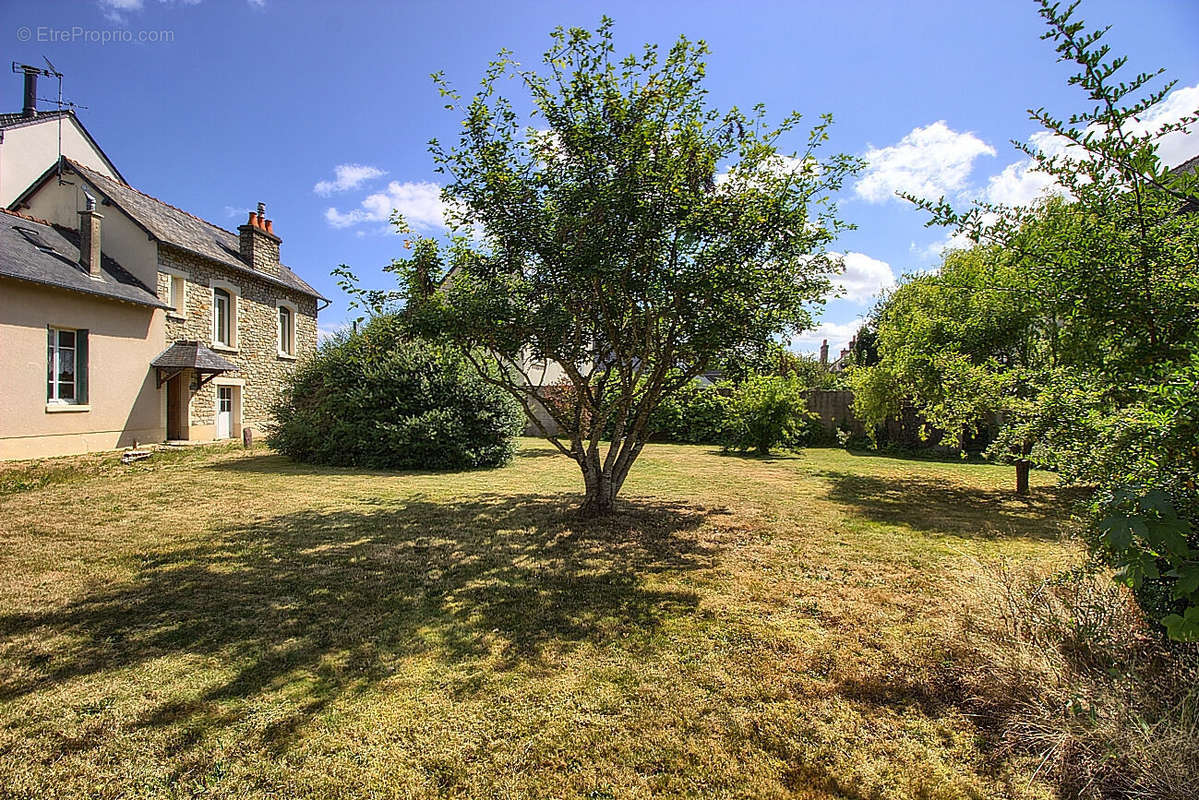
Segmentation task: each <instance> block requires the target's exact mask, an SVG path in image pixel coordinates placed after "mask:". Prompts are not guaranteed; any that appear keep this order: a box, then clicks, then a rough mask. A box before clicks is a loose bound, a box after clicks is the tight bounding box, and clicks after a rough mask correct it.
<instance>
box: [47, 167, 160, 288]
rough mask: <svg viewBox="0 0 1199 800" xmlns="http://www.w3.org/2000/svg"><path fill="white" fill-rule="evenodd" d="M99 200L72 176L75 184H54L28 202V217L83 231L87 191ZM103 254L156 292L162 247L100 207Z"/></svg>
mask: <svg viewBox="0 0 1199 800" xmlns="http://www.w3.org/2000/svg"><path fill="white" fill-rule="evenodd" d="M85 190H86V191H87V192H89V193H90V194H91V195H92V197H96V198H97V199H99V198H100V197H101V195H100V193H99V192H98V191H97V190H96V188H95V187H94V186H92V185H91V184H89V183H87V182H86V181H84V180H83V178H81V177H80V176H79V175H71V183H69V184H65V185H60V184H59V183H58V181H55V180H50V181H47V182H46V183H45V184H43V185H42V187H41V188H40V189H38V191H37V193H36V194H35V195H33V197H31V198H29V200H28V201H27V205H28V208H27V209H25V211H26V213H28V214H29V215H30V216H33V217H37V218H38V219H44V220H46V221H48V222H54V223H57V224H58V225H62V226H64V227H67V228H71V229H72V230H75V229H77V228H78V227H79V212H80V211H82V210H83V209H84V208H85V205H86V198H84V196H83V192H84V191H85ZM99 209H100V215H101V216H102V217H103V218H104V219H103V220H102V221H101V223H100V231H101V232H100V250H101V251H102V252H103V253H104V255H106V256H108V257H109V258H111V259H113V260H114V261H116V262H117V263H118V264H120V265H121V266H122V267H124V268H125V269H127V270H129V272H130V273H131V274H132V275H133V276H134V277H136V278H137V279H138V280H139V281H141V282H142V283H143V284H145V286H146V288H147V289H149V290H150V291H154V287H155V286H157V285H158V245H157V244H156V243H155V242H152V241H150V237H149V236H147V235H146V232H145V231H144V230H142V229H141V228H140V227H138V225H137V223H135V222H134V221H133V220H131V219H129V217H127V216H125V212H123V211H121V210H120V209H117V208H115V207H114V206H106V205H100V207H99Z"/></svg>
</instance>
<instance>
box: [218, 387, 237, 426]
mask: <svg viewBox="0 0 1199 800" xmlns="http://www.w3.org/2000/svg"><path fill="white" fill-rule="evenodd" d="M216 392H217V394H216V438H218V439H228V438H229V437H230V436H232V435H233V387H232V386H218V387H217V389H216Z"/></svg>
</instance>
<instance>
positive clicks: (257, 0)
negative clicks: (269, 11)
mask: <svg viewBox="0 0 1199 800" xmlns="http://www.w3.org/2000/svg"><path fill="white" fill-rule="evenodd" d="M246 2H247V3H249V5H250V8H266V0H246Z"/></svg>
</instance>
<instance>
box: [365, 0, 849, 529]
mask: <svg viewBox="0 0 1199 800" xmlns="http://www.w3.org/2000/svg"><path fill="white" fill-rule="evenodd" d="M707 52H708V50H707V48H706V46H705V45H704V44H703V43H702V42H691V41H688V40H687V39H685V38H680V39H679V40H678V42H677V43H675V44H674V46H673V47H671V48H670V50H669V52H667V53H666V54H665V56H660V54H659V51H658V48H657V47H656V46H654V45H647V46H646V47H645V48H644V49H643V50H642V51H641V52H640V53H639V54H634V55H629V56H626V57H623V58H618V57H617V56H616V54H615V46H614V43H613V35H612V23H611V21H610V20H607V19H605V20H604V21H603V23H602V24H601V25H600V26H599V28H598V30H596V31H588V30H582V29H577V28H572V29H569V30H563V29H558V30H556V31H555V32H554V33H553V34H552V45H551V47H550V49H549V50H548V51H547V52H546V53H545V55H544V57H543V59H542V64H541V69H540V70H539V71H536V70H533V69H528V68H525V67H522V66H521V65H520V64H518V63H517V62H515V61H514V60H512V58H511V57H510V56H509V55H508V54H507V53H506V52H502V53H501V54H500V56H499V58H498V59H497V60H496V61H494V62H493V63H492V64H491V66H490V67H489V69H488V70H487V71H486V74H485V76H484V78H483V80H482V83H481V85H480V87H479V89H478V91H477V92H475V94H474V95H473V96H471V97H469V98H468V99H464V98H463V97H462V96H461V95H460V94H459V93H458V92H457V91H456V90H455V89H454V88H452V87H451V86H450V85H449V84H448V83H447V82H446V80H445V79H444V78H443V77H442V76H440V75H437V76H434V77H435V80H436V83H437V85H438V87H439V89H440V91H441V94H442V96H443V97H444V98H445V99H446V101H447V102H446V107H447V108H448V109H451V110H455V111H457V112H458V113H460V114H461V115H462V117H463V118H462V129H461V134H460V136H459V137H458V139H457V141H456V142H455V143H453V144H449V145H447V144H443V143H441V142H439V141H436V140H434V141H433V142H432V143H431V152H432V154H433V158H434V161H435V162H436V165H437V168H438V170H439V171H440V172H441V173H443V174H444V175H445V176H446V179H447V180H446V185H445V189H444V200H445V201H446V204H447V207H448V208H449V214H450V217H451V219H452V221H453V223H455V225H456V226H457V229H458V230H459V231H460V232H462V234H463V235H459V236H457V237H455V238H454V239H453V241H452V243H450V244H449V246H448V247H439V246H438V245H437V243H436V242H434V241H432V240H430V239H428V238H421V237H411V238H412V239H414V240H415V245H414V250H413V252H412V254H411V255H410V256H409V257H406V258H403V259H400V260H398V261H396V262H395V263H394V264H393V265H392V267H391V269H392V270H393V271H394V272H396V273H397V274H398V275H399V276H400V283H401V288H400V289H399V290H398V292H397V293H396V294H398V296H399V297H400V298H401V299H402V300H403V301H404V302H406V303H407V305H408V319H409V320H410V321H411V324H412V325H413V326H414V327H415V328H416V329H417V330H419V331H420V332H421V333H422V334H423V335H426V336H432V337H436V338H438V339H441V340H444V341H448V342H451V343H453V344H455V345H456V346H457V347H458V348H459V349H460V350H461V351H462V352H463V353H464V354H466V356H467V357H468V358H470V359H471V360H472V361H473V363H474V364H475V366H476V368H477V370H478V372H479V374H480V375H483V376H484V377H485V379H486V380H488V381H491V382H492V383H493V384H495V385H496V386H499V387H501V388H503V389H504V390H505V391H507V392H508V393H509V394H510V395H511V396H513V397H514V398H516V399H517V400H518V401H519V402H520V403H521V405H522V406H523V407H524V408H525V410H526V411H527V412H528V413H529V415H530V417H531V418H532V419H533V420H534V422H535V424H536V425H537V427H538V428H539V429H540V431H541V433H542V434H543V435H544V436H545V438H547V439H548V440H549V441H550V442H552V443H553V444H554V446H555V447H557V448H558V450H560V451H561V452H562V453H563V454H565V455H566V456H568V457H570V458H571V459H573V460H574V461H576V462H577V463H578V465H579V468H580V469H581V471H582V474H583V480H584V484H585V486H586V499H585V501H584V504H583V510H584V512H585V513H588V514H592V515H600V514H605V513H607V512H608V511H609V510H610V509H611V508H612V505H613V501H614V499H615V498H616V496H617V493H618V492H619V491H620V489H621V486H622V485H623V484H624V481H625V478H626V476H627V475H628V473H629V469H630V467H631V466H632V465H633V462H634V461H635V460H636V458H637V456H638V454H639V453H640V452H641V449H642V447H643V446H644V444H645V442H646V438H647V436H648V434H649V429H648V427H647V423H648V422H649V418H650V414H651V413H652V412H653V410H654V409H655V407H657V405H658V404H659V403H660V402H661V401H662V399H663V398H664V397H666V396H668V395H669V394H670V393H672V392H674V391H676V390H677V389H679V388H680V387H682V386H685V385H686V384H687V383H688V382H689V381H691V380H692V379H693V378H695V377H696V376H697V375H700V374H702V373H703V372H704V371H705V370H706V369H708V368H709V367H710V366H711V365H713V364H715V363H716V362H717V361H718V360H719V359H721V358H728V357H731V356H735V355H736V354H738V353H745V352H747V351H751V350H755V349H760V348H763V347H765V346H767V345H768V344H769V343H770V342H771V341H772V340H774V339H776V338H777V337H779V336H780V335H783V334H789V333H794V332H797V331H799V330H802V329H804V328H807V327H809V326H810V325H811V322H812V319H811V315H810V307H811V304H813V303H818V302H820V301H821V300H822V298H823V297H824V296H825V294H826V293H827V292H828V291H829V289H830V281H829V276H830V275H831V274H832V273H834V272H835V271H836V270H837V269H838V265H837V262H836V259H833V258H829V257H826V256H825V255H824V247H825V246H826V245H827V244H828V243H829V242H831V241H832V240H833V239H834V237H835V236H836V235H837V233H838V232H839V231H841V230H842V229H844V228H845V227H847V226H846V225H845V223H843V222H842V221H841V220H840V219H839V217H838V216H837V210H836V207H835V204H834V203H833V202H832V200H831V195H832V194H833V193H834V192H836V191H837V190H838V189H839V188H840V187H841V185H842V182H843V181H844V180H845V178H846V177H847V176H849V175H851V174H852V173H853V172H854V171H855V170H856V169H857V168H858V166H859V163H858V161H857V159H855V158H852V157H850V156H846V155H833V156H831V157H827V158H820V157H819V154H820V153H821V151H822V149H823V147H824V146H825V144H826V141H827V139H828V133H827V130H828V127H829V125H830V123H831V118H830V117H828V116H827V115H825V116H822V117H821V118H820V120H819V121H818V122H817V124H815V126H814V127H812V128H811V129H810V130H809V131H807V132H806V134H798V135H800V136H801V138H800V139H799V144H800V147H799V149H798V152H796V151H781V150H780V148H781V147H783V146H784V143H785V142H787V141H789V140H790V139H791V137H792V136H795V135H797V128H798V126H799V123H800V115H799V114H797V113H792V114H790V115H788V116H787V117H785V118H784V119H783V120H782V121H781V122H780V123H779V124H777V125H771V124H769V123H768V122H767V119H766V111H765V109H764V108H763V107H762V106H760V105H759V106H755V107H754V108H753V110H752V111H751V112H748V113H747V112H743V111H741V110H738V109H737V108H735V107H734V108H732V109H731V110H728V111H719V110H716V109H714V108H712V107H711V106H710V105H709V103H708V97H707V92H706V90H705V89H704V88H703V81H704V75H705V56H706V54H707ZM509 88H514V89H516V90H518V91H520V92H522V93H523V94H526V95H527V100H526V101H522V102H521V103H520V104H519V105H518V104H516V103H515V102H513V101H510V100H509V99H508V98H507V97H506V96H505V95H504V91H505V90H506V89H509ZM522 111H526V113H521V112H522ZM397 222H398V223H399V224H400V225H401V227H403V221H402V220H397ZM410 246H412V242H411V241H410ZM347 277H348V274H347ZM365 297H366V299H367V301H368V302H370V303H373V304H376V305H378V304H380V303H381V302H382V301H386V300H389V299H395V297H394V296H388V295H386V294H385V293H384V294H380V293H366V294H365ZM559 379H560V380H559ZM554 382H557V385H554V386H550V385H548V384H550V383H554ZM601 440H603V441H601Z"/></svg>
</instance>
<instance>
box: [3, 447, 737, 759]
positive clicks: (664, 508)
mask: <svg viewBox="0 0 1199 800" xmlns="http://www.w3.org/2000/svg"><path fill="white" fill-rule="evenodd" d="M252 461H258V460H257V459H246V460H245V461H241V462H237V463H236V464H230V465H228V468H245V467H246V465H247V463H248V462H252ZM710 513H711V512H709V511H705V510H702V509H695V508H693V507H685V506H680V505H673V504H664V503H650V502H642V503H638V502H636V501H633V500H627V501H625V503H624V504H623V506H622V507H621V508H620V510H619V511H618V512H617V513H616V514H615V515H613V516H612V517H611V518H608V519H605V520H602V521H598V522H596V521H593V522H589V523H586V524H583V523H581V522H580V520H578V518H577V517H576V516H575V515H574V514H573V513H571V507H570V504H569V501H568V499H567V498H563V497H556V496H548V497H547V496H538V495H518V496H512V495H503V496H499V495H487V496H480V497H475V498H471V499H468V500H464V501H460V502H436V503H434V502H427V501H423V500H420V499H417V500H414V501H409V502H406V503H403V504H391V505H384V506H382V507H379V508H377V509H368V510H362V509H356V510H352V511H315V510H314V511H302V512H298V513H294V514H286V515H281V516H277V517H273V518H269V519H265V520H262V521H259V522H255V523H254V524H243V525H233V526H230V527H228V528H226V529H224V530H221V531H216V532H214V534H213V535H212V536H211V537H210V538H209V539H207V540H206V541H205V543H204V544H203V545H200V546H196V547H191V548H183V549H179V550H173V551H169V552H159V553H153V552H152V553H149V554H147V555H146V556H145V557H144V560H143V563H142V565H141V568H140V571H139V572H138V574H137V575H136V576H135V577H134V578H133V579H132V580H130V581H127V582H123V583H120V584H117V585H113V586H108V587H105V588H101V589H98V590H96V591H95V592H93V593H92V594H90V595H88V596H86V597H83V598H82V599H80V600H78V601H76V602H74V603H72V604H70V605H68V606H66V607H62V608H57V609H53V610H48V611H45V612H37V613H29V614H3V615H0V648H2V649H3V650H4V651H6V655H5V659H6V660H7V661H9V663H10V664H14V665H19V666H18V668H17V670H16V671H15V672H14V673H10V674H15V676H17V677H16V679H15V680H10V681H8V682H7V683H6V685H4V686H3V687H0V700H11V699H13V698H16V697H20V696H23V695H25V694H28V693H31V692H35V691H39V690H41V689H44V688H46V687H49V686H52V685H54V684H57V683H60V682H62V681H65V680H69V679H72V678H79V677H85V678H87V677H90V678H95V679H97V680H102V679H104V677H105V676H107V675H110V674H113V673H116V672H117V671H119V670H122V669H126V668H129V667H134V666H138V665H141V664H146V663H149V662H151V661H153V660H156V659H161V658H163V657H169V656H181V655H187V656H198V657H201V658H212V659H215V660H216V661H217V663H218V664H219V668H220V670H221V671H222V674H225V675H226V676H227V678H226V679H223V680H220V681H219V682H218V683H216V684H215V685H213V684H212V683H211V682H212V681H213V680H214V678H213V676H214V675H215V674H216V673H214V672H208V673H204V675H205V680H206V681H208V683H207V684H205V683H204V681H201V682H200V685H201V687H202V688H201V690H200V691H199V693H198V696H197V697H196V698H195V699H193V700H189V701H187V702H181V701H178V700H174V701H168V702H164V703H162V704H160V705H159V706H157V707H155V708H153V709H151V710H150V711H148V712H147V713H146V714H145V715H144V717H143V718H142V719H141V720H140V721H139V723H138V724H140V725H144V726H160V725H163V726H172V727H176V728H180V729H181V730H182V731H183V732H182V733H181V734H180V737H179V740H178V742H177V747H178V748H179V749H186V748H188V747H190V746H191V745H192V744H194V743H195V741H198V740H199V738H200V737H201V736H202V735H203V734H204V732H205V731H207V730H212V729H214V728H215V727H217V726H220V725H224V724H227V723H229V722H231V721H233V720H235V719H237V718H239V717H240V715H241V714H244V713H245V707H244V701H246V700H253V699H254V698H256V697H260V696H263V695H265V694H268V693H272V692H276V691H281V690H282V688H281V687H286V695H287V697H288V698H289V700H290V701H291V705H292V708H293V711H292V712H290V716H287V717H286V718H284V719H281V720H279V721H278V722H276V723H274V724H273V725H272V727H271V729H270V730H269V731H268V732H266V733H264V737H265V738H266V739H268V740H270V741H271V743H272V744H277V745H279V746H282V745H284V744H285V743H286V741H287V740H288V739H289V738H290V737H291V735H292V734H293V733H294V732H295V731H296V730H298V729H300V728H302V727H303V725H304V724H305V723H306V722H307V721H308V720H309V719H310V718H311V717H312V715H314V714H316V713H318V712H319V711H320V710H321V709H322V708H323V707H324V706H325V705H326V704H327V703H329V702H330V701H332V700H334V699H335V698H337V697H338V696H341V695H342V694H344V693H346V692H358V691H364V690H367V689H369V688H370V687H371V686H373V685H375V684H377V683H378V682H379V681H381V680H383V679H385V678H387V677H389V676H392V675H394V674H395V673H396V671H397V670H403V669H404V664H403V659H405V658H408V657H412V656H418V657H421V658H422V659H424V660H429V659H432V661H433V662H434V663H435V664H437V663H440V664H443V665H445V666H446V667H447V669H446V670H445V673H446V674H445V676H444V679H445V680H447V681H453V680H455V676H456V675H458V676H460V675H463V674H465V673H467V672H471V671H473V672H475V673H476V675H478V674H479V670H458V671H455V670H453V669H448V667H452V666H455V665H464V664H467V665H469V663H470V662H476V663H477V664H478V665H479V667H480V668H481V670H482V673H483V674H484V675H490V674H493V673H495V672H497V671H499V672H502V671H504V670H509V669H513V668H516V667H518V666H522V667H525V668H534V669H536V668H538V667H541V668H545V669H550V668H551V667H550V666H549V664H548V661H547V659H546V658H545V656H547V655H552V654H553V652H554V651H555V650H557V649H561V648H563V647H569V646H570V645H572V644H574V643H579V642H595V643H605V642H609V641H619V640H621V639H622V636H623V635H627V634H629V633H637V632H643V631H646V630H652V629H654V628H655V627H656V626H658V625H659V624H660V623H661V621H662V620H664V619H665V618H668V617H670V616H672V615H678V614H687V613H690V612H691V611H692V610H694V608H695V607H696V605H697V602H698V601H697V596H696V595H695V594H694V593H693V592H691V591H688V590H682V589H669V588H647V585H646V584H647V578H649V577H650V576H653V575H655V574H660V573H684V572H687V571H690V570H695V569H701V568H704V567H706V566H708V565H710V564H711V563H712V561H713V559H714V558H715V557H716V552H715V550H714V549H713V546H711V545H707V544H705V543H703V542H701V541H700V538H699V537H698V536H697V535H695V530H696V529H697V528H698V527H699V525H700V524H701V523H702V522H703V520H704V519H705V518H706V517H707V516H708V515H709V514H710ZM35 648H38V650H37V651H36V652H35ZM47 651H48V652H47ZM205 685H207V688H203V687H204V686H205ZM478 688H479V687H478V686H474V685H466V684H464V685H462V686H457V685H454V686H453V689H454V690H455V691H463V692H470V691H476V690H477V689H478Z"/></svg>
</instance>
